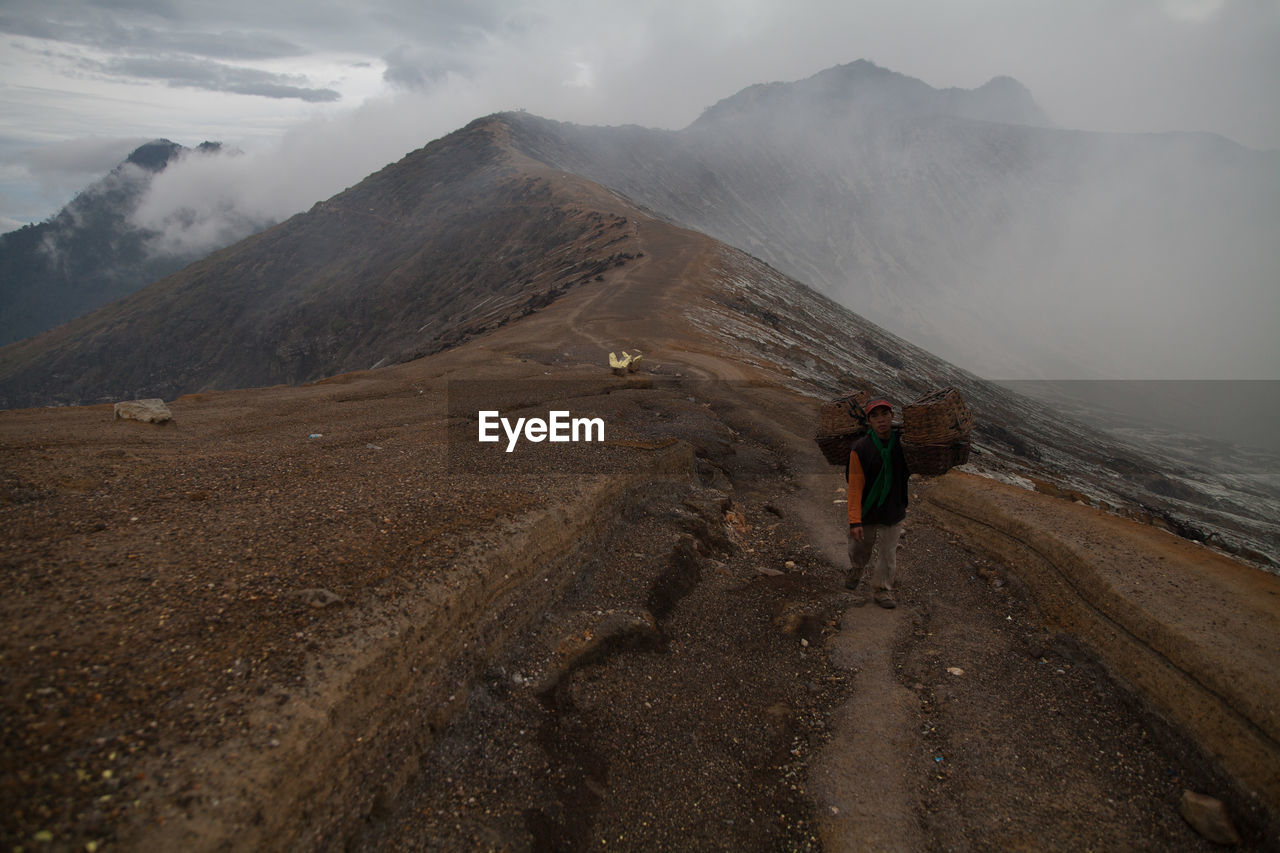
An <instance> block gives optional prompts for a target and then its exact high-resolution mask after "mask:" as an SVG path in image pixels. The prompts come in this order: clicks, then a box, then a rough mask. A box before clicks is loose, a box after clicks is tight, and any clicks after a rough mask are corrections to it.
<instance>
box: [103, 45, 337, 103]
mask: <svg viewBox="0 0 1280 853" xmlns="http://www.w3.org/2000/svg"><path fill="white" fill-rule="evenodd" d="M82 65H83V66H84V67H86V68H88V69H91V70H94V71H97V72H99V73H103V74H108V75H111V76H116V77H135V78H141V79H145V80H162V81H164V82H165V83H167V84H168V85H170V86H176V87H186V88H192V89H205V90H207V91H210V92H232V93H235V94H238V95H258V96H260V97H264V98H296V99H298V100H300V101H307V102H310V103H325V102H330V101H337V100H340V99H341V97H342V96H341V95H340V94H339V93H338V92H336V91H335V90H333V89H315V88H310V87H308V86H305V85H301V84H304V83H306V82H307V80H306V78H305V77H301V76H299V75H294V74H273V73H271V72H269V71H259V70H258V69H256V68H238V67H236V66H233V65H225V64H223V63H220V62H212V61H210V60H207V59H188V58H186V57H180V56H179V57H165V58H157V57H127V58H120V59H111V60H108V61H106V62H96V61H88V60H86V61H84V62H83V63H82Z"/></svg>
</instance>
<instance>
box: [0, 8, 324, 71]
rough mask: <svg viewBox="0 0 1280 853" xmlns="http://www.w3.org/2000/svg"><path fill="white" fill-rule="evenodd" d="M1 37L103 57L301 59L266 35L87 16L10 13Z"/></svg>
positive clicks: (1, 20) (1, 21)
mask: <svg viewBox="0 0 1280 853" xmlns="http://www.w3.org/2000/svg"><path fill="white" fill-rule="evenodd" d="M0 32H4V33H8V34H10V35H17V36H27V37H28V38H38V39H45V40H48V41H58V42H66V43H68V44H78V45H83V46H86V47H93V48H97V49H99V50H105V51H126V52H130V53H173V52H176V53H185V54H191V55H194V56H204V57H209V58H212V59H238V60H255V59H278V58H284V57H295V56H302V55H304V54H305V53H306V51H305V50H304V49H303V48H302V47H300V46H299V45H297V44H296V43H294V42H293V41H290V40H289V39H285V38H281V37H279V36H276V35H271V34H267V33H258V32H241V31H237V30H225V31H221V32H200V31H192V30H181V29H179V30H166V29H159V28H156V27H148V26H141V25H128V24H123V23H120V22H118V21H116V20H114V19H113V18H109V17H102V18H100V19H96V18H95V17H94V16H92V15H90V16H82V17H67V18H61V17H60V18H57V19H54V18H52V17H50V16H49V15H47V14H43V13H40V12H35V13H31V12H28V13H25V14H23V13H18V14H13V13H10V14H5V15H0Z"/></svg>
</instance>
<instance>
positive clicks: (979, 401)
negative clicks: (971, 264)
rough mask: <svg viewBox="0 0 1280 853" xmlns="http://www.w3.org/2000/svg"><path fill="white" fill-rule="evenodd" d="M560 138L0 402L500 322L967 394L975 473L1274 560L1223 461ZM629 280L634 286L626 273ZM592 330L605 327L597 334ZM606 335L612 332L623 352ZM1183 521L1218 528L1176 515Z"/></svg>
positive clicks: (119, 324)
mask: <svg viewBox="0 0 1280 853" xmlns="http://www.w3.org/2000/svg"><path fill="white" fill-rule="evenodd" d="M555 129H556V128H555V126H553V125H549V124H547V123H544V122H543V121H542V120H538V119H533V118H531V117H527V116H521V115H511V114H504V115H498V116H491V117H488V118H484V119H478V120H476V121H475V122H472V123H471V124H470V125H468V126H467V127H465V128H463V129H461V130H459V131H457V132H455V133H453V134H450V135H449V136H447V137H445V138H443V139H440V140H437V141H435V142H432V143H431V144H429V145H427V146H426V147H425V148H422V149H420V150H418V151H415V152H413V153H411V154H409V155H408V156H406V157H405V158H403V159H402V160H400V161H399V162H397V163H395V164H392V165H390V166H387V167H386V168H384V169H382V170H380V171H378V172H376V173H374V174H373V175H370V176H369V177H368V178H366V179H365V180H364V181H361V182H360V183H359V184H357V185H356V186H354V187H352V188H350V189H348V190H346V191H345V192H343V193H340V194H339V195H336V196H334V197H333V198H331V199H328V200H326V201H324V202H321V203H319V204H317V205H315V206H314V207H313V208H312V209H311V210H309V211H307V212H306V213H301V214H298V215H296V216H294V217H292V218H290V219H289V220H287V221H285V222H283V223H281V224H279V225H277V226H274V227H272V228H270V229H268V230H266V231H264V232H262V233H260V234H257V235H255V236H252V237H250V238H248V239H245V240H243V241H241V242H239V243H237V244H235V245H233V246H230V247H227V248H225V249H222V250H219V251H217V252H214V253H213V254H211V255H209V256H208V257H206V258H204V259H202V260H201V261H199V262H197V263H195V264H192V265H191V266H188V267H186V268H184V269H183V270H181V271H179V272H177V273H174V274H172V275H169V276H167V277H166V278H163V279H161V280H159V281H157V282H155V283H153V284H151V285H149V286H147V287H145V288H143V289H142V290H140V291H138V292H136V293H134V294H132V295H130V296H127V297H125V298H123V299H120V300H117V301H116V302H113V303H111V304H109V305H107V306H104V307H102V308H99V309H97V310H96V311H93V312H91V313H89V314H87V315H85V316H82V317H79V318H77V319H75V320H73V321H71V322H69V323H66V324H64V325H62V326H59V327H58V328H56V329H53V330H51V331H49V332H46V333H44V334H41V335H38V336H36V337H34V338H30V339H27V340H24V341H20V342H17V343H14V344H10V345H8V346H6V347H3V348H0V408H16V407H21V406H30V405H39V404H48V403H62V404H67V403H81V404H83V403H101V402H110V401H113V400H119V399H128V398H138V397H162V398H165V399H173V398H175V397H177V396H179V395H181V394H185V393H190V392H196V391H204V390H210V389H221V388H234V387H245V386H270V385H275V384H280V383H288V384H299V383H304V382H308V381H312V380H319V379H322V378H325V377H328V376H332V375H334V374H338V373H343V372H350V371H356V370H367V369H370V368H374V367H377V366H379V365H385V364H391V363H396V362H403V361H407V360H411V359H415V358H418V357H421V356H426V355H431V354H434V353H439V352H441V351H443V350H448V349H450V348H452V347H454V346H455V345H456V344H458V343H460V342H463V341H467V340H469V339H472V338H481V339H483V338H484V336H486V335H487V333H490V332H493V331H494V330H497V329H499V328H500V327H507V326H513V327H515V328H517V329H519V328H526V327H527V328H532V327H535V326H530V325H528V324H535V323H536V322H537V321H538V320H539V319H540V318H543V317H545V316H547V315H548V314H551V315H553V319H551V320H547V321H546V322H544V323H543V326H542V327H545V328H546V329H547V330H549V331H546V332H544V333H542V334H541V335H540V336H537V335H535V337H537V340H536V345H530V347H529V348H528V350H527V351H526V352H524V353H523V355H522V357H524V358H528V359H534V360H542V359H546V360H547V361H548V363H562V362H563V360H564V359H565V358H572V359H580V360H582V361H583V362H585V363H598V364H600V365H601V366H602V367H603V366H604V364H605V362H604V360H603V359H604V356H605V355H606V354H607V352H608V348H609V347H611V346H613V345H614V344H613V343H612V342H613V341H615V340H617V343H618V345H619V346H622V345H627V346H631V345H632V344H631V343H630V341H632V340H634V341H637V342H638V344H639V345H640V346H641V348H642V349H645V351H646V353H647V354H649V355H650V356H652V354H653V353H654V352H655V351H657V352H659V353H660V352H661V351H662V348H664V347H665V348H668V349H669V350H671V351H679V352H683V353H690V352H697V351H699V350H701V351H703V352H707V351H711V350H710V349H708V348H710V347H718V348H720V349H721V350H722V351H724V352H731V353H736V355H735V357H737V358H739V359H741V360H743V362H744V363H745V364H768V365H773V366H774V369H776V370H778V371H779V372H781V373H782V374H783V375H786V376H790V377H792V380H793V381H794V382H795V383H797V386H798V387H801V388H803V389H804V391H805V392H806V393H808V394H811V395H815V396H834V395H835V394H837V393H839V392H841V391H844V390H846V389H848V388H874V389H876V391H877V392H879V393H885V394H889V395H891V396H892V397H894V399H896V400H899V401H903V402H905V401H909V400H912V399H915V398H916V397H917V396H919V395H921V394H923V393H925V392H927V391H929V390H930V389H933V388H938V387H943V386H953V387H957V388H960V389H962V391H963V393H964V395H965V398H966V399H967V400H969V401H970V402H971V405H972V406H973V407H974V409H975V411H977V412H979V413H980V425H979V428H978V430H977V436H978V442H979V444H978V451H979V453H981V454H982V456H983V458H984V460H985V463H984V464H987V465H989V466H994V467H996V468H1002V469H1005V470H1013V471H1020V472H1023V475H1028V476H1035V477H1041V478H1045V479H1049V480H1053V481H1055V482H1057V483H1058V484H1060V485H1059V486H1057V487H1055V488H1059V487H1060V488H1062V489H1064V490H1067V493H1069V494H1070V493H1073V492H1074V491H1077V490H1078V491H1080V492H1081V493H1088V494H1091V495H1094V496H1096V497H1095V498H1094V499H1097V500H1101V501H1105V502H1107V503H1108V504H1111V505H1115V506H1123V507H1127V508H1128V509H1129V510H1130V511H1132V512H1134V513H1138V514H1140V515H1141V516H1142V517H1147V518H1149V519H1154V520H1156V521H1158V522H1159V523H1162V524H1165V525H1166V526H1168V527H1170V528H1171V529H1173V530H1175V531H1177V532H1180V533H1182V534H1183V535H1187V536H1191V537H1194V538H1204V537H1205V536H1207V535H1209V534H1210V533H1212V534H1213V535H1215V536H1216V537H1218V538H1217V541H1219V542H1220V543H1221V544H1222V547H1225V548H1228V549H1231V550H1233V551H1234V552H1235V553H1240V554H1242V555H1245V556H1248V557H1250V558H1251V559H1256V560H1259V561H1264V562H1271V563H1274V558H1273V557H1270V556H1267V554H1268V547H1267V546H1266V544H1265V543H1266V541H1267V537H1268V536H1269V535H1270V534H1269V532H1268V531H1270V530H1271V529H1272V528H1273V527H1274V523H1273V522H1272V521H1271V519H1273V518H1274V513H1273V512H1272V511H1271V509H1272V507H1273V506H1275V505H1276V503H1275V501H1274V500H1273V499H1272V498H1271V497H1269V494H1270V493H1269V492H1268V491H1267V490H1266V487H1265V486H1260V485H1258V484H1256V483H1255V482H1254V481H1253V480H1251V479H1250V478H1249V477H1248V472H1245V473H1244V475H1243V476H1240V477H1238V478H1237V479H1236V480H1235V481H1233V485H1232V487H1231V489H1230V490H1223V489H1222V487H1221V486H1220V485H1216V484H1220V483H1221V482H1222V478H1223V477H1224V476H1226V472H1231V474H1232V476H1235V474H1236V471H1235V468H1234V467H1233V466H1232V463H1231V461H1230V459H1225V460H1223V461H1221V462H1219V461H1217V460H1216V457H1211V456H1210V455H1209V453H1210V451H1206V452H1203V453H1200V454H1199V456H1198V457H1193V458H1192V459H1191V460H1189V462H1188V463H1187V464H1185V465H1183V466H1182V470H1181V471H1180V472H1179V475H1178V476H1177V477H1176V478H1174V477H1171V476H1169V475H1168V474H1166V473H1165V472H1164V471H1163V470H1162V469H1161V463H1160V462H1159V461H1158V460H1154V459H1152V458H1150V457H1147V456H1144V451H1142V450H1135V449H1134V448H1132V447H1125V446H1121V445H1119V444H1117V443H1114V442H1108V441H1107V440H1105V439H1104V438H1103V437H1101V436H1100V435H1098V434H1096V433H1095V432H1094V431H1092V430H1090V429H1089V428H1088V427H1082V426H1080V425H1079V424H1076V423H1074V422H1071V421H1069V420H1068V419H1065V418H1063V417H1061V416H1059V415H1057V414H1056V413H1055V412H1053V411H1052V410H1051V409H1049V408H1048V407H1046V406H1044V405H1042V404H1039V403H1034V402H1032V401H1031V400H1029V399H1027V398H1024V397H1020V396H1018V395H1016V394H1012V393H1010V392H1008V391H1006V390H1004V389H1002V388H1000V387H998V386H995V385H993V384H991V383H988V382H984V381H982V380H980V379H978V378H977V377H975V376H973V375H972V374H970V373H966V372H965V371H963V370H960V369H958V368H957V367H955V366H954V365H952V364H948V363H947V362H946V361H944V360H942V359H940V358H938V357H936V356H935V355H933V354H930V353H929V352H926V351H925V350H923V349H921V348H920V347H918V346H915V345H913V344H911V343H908V342H907V341H906V340H903V339H902V338H900V337H897V336H895V335H893V334H892V333H890V332H887V331H885V330H884V329H882V328H879V327H877V326H875V325H874V324H872V323H870V322H868V321H867V320H866V319H864V318H862V317H860V316H858V315H856V314H854V313H852V312H850V311H849V310H847V309H845V308H842V307H841V306H839V305H838V304H836V303H835V302H834V301H832V300H830V299H828V298H826V297H823V296H822V295H820V294H818V293H816V292H814V291H813V290H812V289H810V288H808V287H806V286H805V285H803V284H801V283H799V282H797V281H795V280H793V279H791V278H788V277H787V276H785V275H783V274H782V273H780V272H779V271H777V270H776V269H773V268H771V267H770V266H768V265H767V264H765V263H763V262H762V261H760V260H759V259H757V258H752V257H750V256H749V255H748V254H746V253H744V252H741V251H740V250H736V249H733V248H731V247H729V246H726V245H724V244H722V243H719V242H718V241H715V240H713V239H711V238H708V237H706V236H704V235H701V234H698V233H697V232H695V231H692V230H688V229H681V228H678V227H674V226H673V225H671V224H670V223H668V222H664V221H662V219H661V217H658V216H657V215H656V214H655V213H654V212H653V211H645V210H642V209H640V208H638V207H636V206H635V204H634V203H633V202H632V201H631V200H629V199H627V198H626V197H624V196H623V195H621V194H620V193H619V192H618V191H617V190H616V189H615V188H612V187H610V186H606V185H604V184H601V183H597V182H595V181H592V180H589V179H588V178H585V177H582V176H580V175H578V174H574V173H572V172H569V171H566V170H565V169H564V168H563V166H562V165H560V164H561V163H563V162H564V161H563V160H562V159H559V158H552V157H543V156H534V155H541V154H543V152H545V150H546V149H547V147H548V146H550V145H551V144H552V143H557V142H558V141H560V140H561V137H559V136H557V135H555V134H554V133H552V132H551V131H554V130H555ZM548 160H551V161H552V162H551V163H550V164H549V163H548V162H547V161H548ZM712 185H713V186H714V182H713V184H712ZM744 209H745V208H744ZM668 235H671V236H668ZM655 247H657V248H655ZM691 247H692V248H691ZM646 250H648V251H650V252H656V251H659V250H661V251H662V252H663V253H664V254H663V255H662V256H660V257H650V256H649V255H648V254H647V252H646ZM632 266H635V267H645V268H647V270H648V272H647V273H646V274H645V275H636V276H634V277H630V276H628V275H626V274H625V273H626V271H627V270H628V269H629V268H631V267H632ZM655 270H669V271H670V275H673V276H675V277H676V278H678V279H679V282H678V283H679V284H680V285H681V286H680V287H678V288H673V289H670V293H671V294H676V295H678V296H679V299H678V300H677V299H676V298H675V297H674V296H671V295H669V294H668V295H662V294H658V295H653V294H647V293H641V292H638V291H640V290H642V289H643V288H645V287H655V285H654V284H653V283H652V282H654V281H657V280H659V279H655V278H654V276H655ZM619 273H622V275H619ZM686 279H687V281H686ZM592 288H595V289H596V290H595V291H592V295H593V296H598V293H599V292H600V291H602V290H603V291H608V290H609V289H610V288H618V289H619V290H618V293H617V296H616V299H615V300H614V301H613V302H612V303H611V302H610V301H609V300H603V299H599V298H596V304H603V305H605V306H606V307H607V306H609V305H611V304H612V305H614V306H616V307H615V308H613V309H612V310H611V312H610V314H609V316H607V317H601V318H594V317H590V316H579V315H578V314H577V313H576V311H577V309H575V308H574V307H573V306H574V305H577V304H580V302H581V300H578V301H575V298H576V297H577V295H578V294H580V293H584V292H586V291H588V290H590V289H592ZM615 314H616V316H615ZM534 315H536V316H534ZM593 323H594V324H597V326H596V327H598V328H602V329H603V328H604V327H605V326H606V325H607V324H612V326H610V330H609V332H608V333H607V334H608V338H607V339H605V338H601V337H600V336H599V335H600V333H593V332H592V331H591V329H592V328H593ZM615 326H617V327H620V326H625V328H626V331H625V335H623V336H622V339H620V334H619V332H618V330H617V329H616V328H613V327H615ZM538 328H541V327H538ZM689 329H692V330H694V331H688V330H689ZM672 330H679V331H678V332H677V331H672ZM503 331H504V332H505V331H508V330H507V329H504V330H503ZM676 335H681V336H683V337H679V338H677V337H674V336H676ZM668 338H670V339H668ZM1207 458H1215V461H1214V462H1213V464H1212V465H1209V466H1207V467H1205V466H1204V465H1202V464H1201V462H1200V461H1196V460H1197V459H1200V460H1203V459H1207ZM1117 470H1121V471H1123V474H1124V476H1123V478H1121V479H1116V477H1115V476H1114V472H1115V471H1117ZM1221 494H1231V495H1232V496H1233V497H1231V498H1230V499H1224V498H1222V497H1219V495H1221ZM1188 507H1193V508H1194V509H1193V510H1192V512H1193V515H1194V516H1195V517H1198V518H1208V519H1211V520H1212V523H1211V524H1210V525H1209V526H1206V527H1199V526H1198V525H1200V524H1204V523H1205V522H1203V521H1190V522H1189V521H1187V520H1186V517H1185V516H1186V512H1187V508H1188Z"/></svg>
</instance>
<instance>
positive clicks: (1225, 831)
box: [1178, 790, 1240, 847]
mask: <svg viewBox="0 0 1280 853" xmlns="http://www.w3.org/2000/svg"><path fill="white" fill-rule="evenodd" d="M1178 811H1180V812H1181V813H1182V818H1183V820H1185V821H1186V822H1187V823H1189V824H1191V828H1192V829H1194V830H1195V831H1196V832H1198V833H1200V835H1201V836H1202V837H1204V838H1206V839H1208V840H1209V841H1212V842H1213V843H1214V844H1227V845H1231V846H1233V847H1234V846H1235V845H1238V844H1239V843H1240V833H1238V832H1236V828H1235V825H1234V824H1233V823H1232V822H1231V816H1230V815H1228V814H1227V807H1226V806H1225V805H1223V803H1222V801H1221V800H1217V799H1214V798H1213V797H1210V796H1208V795H1207V794H1197V793H1196V792H1194V791H1188V790H1184V791H1183V792H1182V801H1181V802H1180V803H1179V804H1178Z"/></svg>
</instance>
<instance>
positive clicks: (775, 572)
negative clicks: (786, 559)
mask: <svg viewBox="0 0 1280 853" xmlns="http://www.w3.org/2000/svg"><path fill="white" fill-rule="evenodd" d="M756 574H759V575H763V576H765V577H767V578H779V577H782V576H783V575H785V574H786V572H784V571H782V570H781V569H770V568H768V567H766V566H760V567H759V568H757V569H756Z"/></svg>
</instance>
